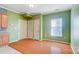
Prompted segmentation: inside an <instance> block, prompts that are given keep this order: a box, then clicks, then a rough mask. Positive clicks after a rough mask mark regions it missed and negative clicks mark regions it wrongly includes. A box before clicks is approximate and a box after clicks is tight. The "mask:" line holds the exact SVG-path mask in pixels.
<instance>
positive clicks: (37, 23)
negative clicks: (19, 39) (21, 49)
mask: <svg viewBox="0 0 79 59" xmlns="http://www.w3.org/2000/svg"><path fill="white" fill-rule="evenodd" d="M39 35H40V19H35V20H34V39H37V40H39Z"/></svg>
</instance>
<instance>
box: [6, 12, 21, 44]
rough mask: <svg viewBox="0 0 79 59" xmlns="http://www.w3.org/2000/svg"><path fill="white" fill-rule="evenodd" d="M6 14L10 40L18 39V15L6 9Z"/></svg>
mask: <svg viewBox="0 0 79 59" xmlns="http://www.w3.org/2000/svg"><path fill="white" fill-rule="evenodd" d="M7 15H8V29H7V31H8V33H9V34H10V42H14V41H16V40H18V31H19V28H18V27H19V25H18V24H19V23H18V22H19V20H20V19H21V18H20V15H19V14H17V13H14V12H11V11H7Z"/></svg>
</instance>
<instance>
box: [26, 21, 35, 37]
mask: <svg viewBox="0 0 79 59" xmlns="http://www.w3.org/2000/svg"><path fill="white" fill-rule="evenodd" d="M33 25H34V23H33V20H28V31H27V33H28V38H33V32H34V31H33V28H34V27H33Z"/></svg>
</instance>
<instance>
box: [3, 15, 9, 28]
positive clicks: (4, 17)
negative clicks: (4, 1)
mask: <svg viewBox="0 0 79 59" xmlns="http://www.w3.org/2000/svg"><path fill="white" fill-rule="evenodd" d="M7 24H8V17H7V15H5V14H2V28H7Z"/></svg>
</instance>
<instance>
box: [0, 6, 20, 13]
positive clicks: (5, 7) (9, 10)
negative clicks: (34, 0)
mask: <svg viewBox="0 0 79 59" xmlns="http://www.w3.org/2000/svg"><path fill="white" fill-rule="evenodd" d="M0 7H1V8H3V9H6V10H9V11H12V12H15V13H20V12H17V11H15V10H12V9H10V8H7V7H4V6H0Z"/></svg>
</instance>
